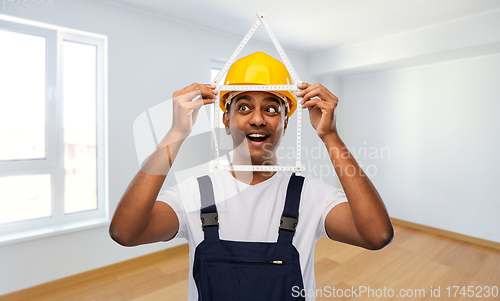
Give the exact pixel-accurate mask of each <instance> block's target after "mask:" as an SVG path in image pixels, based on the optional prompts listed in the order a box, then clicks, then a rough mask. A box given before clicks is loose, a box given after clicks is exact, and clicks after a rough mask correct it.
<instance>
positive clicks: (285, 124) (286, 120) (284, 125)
mask: <svg viewBox="0 0 500 301" xmlns="http://www.w3.org/2000/svg"><path fill="white" fill-rule="evenodd" d="M287 125H288V115H286V117H285V121H284V122H283V136H285V132H286V127H287Z"/></svg>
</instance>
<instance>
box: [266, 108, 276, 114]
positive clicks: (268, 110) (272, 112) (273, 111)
mask: <svg viewBox="0 0 500 301" xmlns="http://www.w3.org/2000/svg"><path fill="white" fill-rule="evenodd" d="M266 112H268V113H271V114H276V113H278V109H276V108H275V107H267V108H266Z"/></svg>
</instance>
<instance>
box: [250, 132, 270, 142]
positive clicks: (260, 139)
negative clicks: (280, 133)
mask: <svg viewBox="0 0 500 301" xmlns="http://www.w3.org/2000/svg"><path fill="white" fill-rule="evenodd" d="M267 137H268V136H267V135H265V134H248V135H247V139H248V140H250V141H252V142H254V143H261V142H264V141H266V139H267Z"/></svg>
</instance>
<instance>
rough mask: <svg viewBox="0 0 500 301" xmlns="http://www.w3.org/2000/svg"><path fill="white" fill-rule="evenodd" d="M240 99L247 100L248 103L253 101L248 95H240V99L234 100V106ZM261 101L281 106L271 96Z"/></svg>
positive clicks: (275, 98) (277, 100) (276, 99)
mask: <svg viewBox="0 0 500 301" xmlns="http://www.w3.org/2000/svg"><path fill="white" fill-rule="evenodd" d="M241 99H244V100H248V101H255V100H254V99H253V98H252V97H251V96H249V95H242V96H240V97H238V96H237V97H236V100H235V102H234V105H236V104H238V101H239V100H241ZM263 101H272V102H275V103H277V104H278V106H281V102H280V101H279V99H278V98H277V97H273V96H267V97H266V98H264V100H263Z"/></svg>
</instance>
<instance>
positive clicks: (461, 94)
mask: <svg viewBox="0 0 500 301" xmlns="http://www.w3.org/2000/svg"><path fill="white" fill-rule="evenodd" d="M499 78H500V54H495V55H488V56H480V57H474V58H469V59H463V60H456V61H449V62H443V63H439V64H433V65H425V66H420V67H411V68H406V69H398V70H394V71H387V72H380V73H372V74H365V75H360V76H355V77H347V78H343V79H342V84H341V90H342V99H341V100H340V104H339V112H338V113H339V115H341V116H342V117H341V136H342V138H343V139H344V141H345V142H346V143H347V144H348V145H349V146H351V147H354V149H356V150H357V151H359V150H362V151H361V152H360V153H359V154H358V156H357V158H358V160H359V161H361V162H363V163H364V164H365V165H368V164H373V165H375V166H376V175H375V176H373V177H371V179H372V181H373V182H374V184H375V186H376V187H377V188H378V189H379V192H380V193H381V195H382V197H383V199H384V201H385V203H386V205H387V208H388V210H389V213H390V215H391V216H392V217H396V218H399V219H403V220H407V221H410V222H414V223H419V224H423V225H427V226H431V227H436V228H440V229H445V230H449V231H453V232H457V233H461V234H465V235H470V236H474V237H479V238H482V239H487V240H491V241H495V242H500V233H499V231H498V229H500V219H499V218H498V215H499V213H500V194H499V192H498V183H499V182H500V173H499V172H498V171H499V170H500V161H499V160H498V158H497V157H498V149H499V147H500V142H499V139H498V138H499V137H500V124H499V122H498V114H499V112H500V85H499V84H498V83H499ZM384 148H389V150H390V156H388V153H387V151H385V152H382V150H383V149H384ZM365 149H366V154H365V152H364V150H365ZM385 150H387V149H385ZM370 156H371V157H372V158H370Z"/></svg>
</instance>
